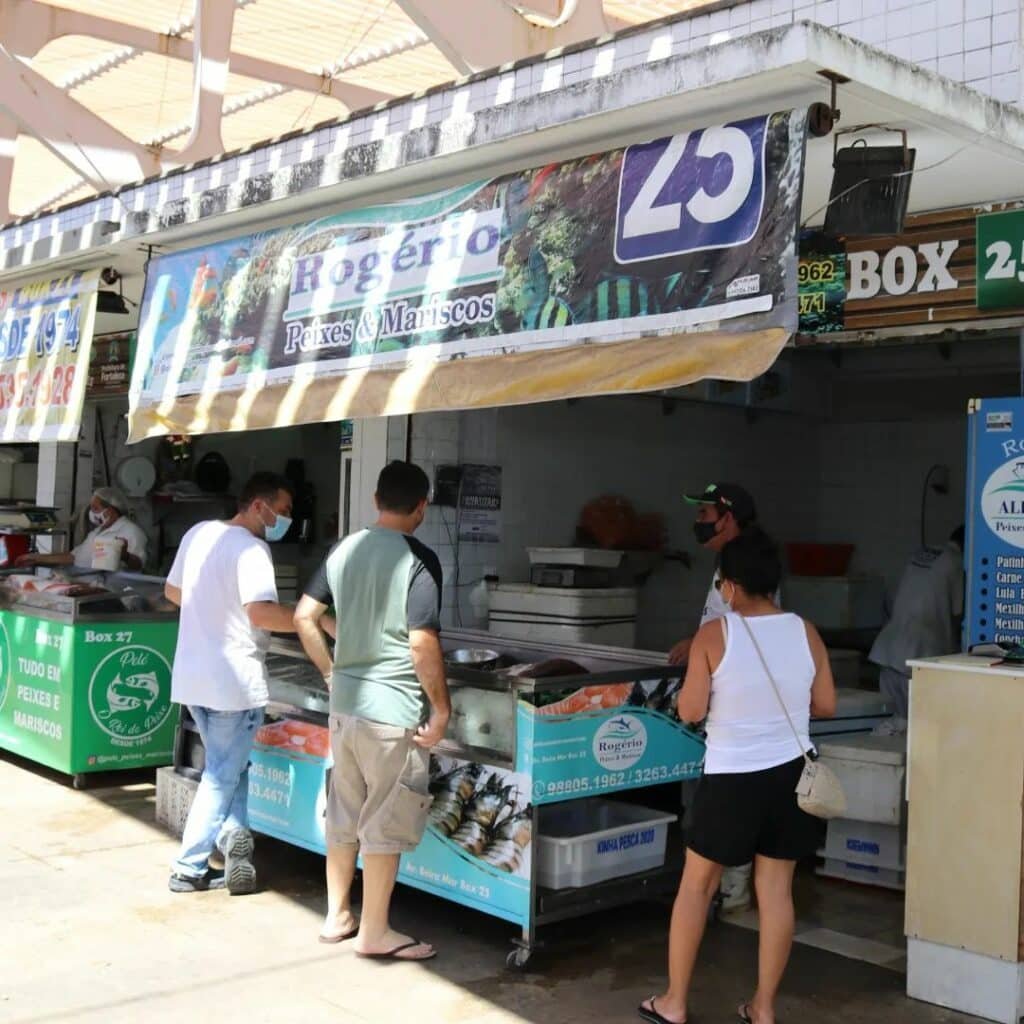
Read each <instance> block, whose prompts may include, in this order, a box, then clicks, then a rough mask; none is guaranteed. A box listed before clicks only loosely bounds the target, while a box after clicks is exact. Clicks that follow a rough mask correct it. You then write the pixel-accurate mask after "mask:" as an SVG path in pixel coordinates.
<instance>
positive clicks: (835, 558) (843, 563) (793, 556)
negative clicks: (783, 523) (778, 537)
mask: <svg viewBox="0 0 1024 1024" xmlns="http://www.w3.org/2000/svg"><path fill="white" fill-rule="evenodd" d="M853 547H854V546H853V545H852V544H787V545H786V558H787V560H788V561H789V571H790V573H791V574H792V575H793V576H845V575H846V570H847V569H849V568H850V559H851V558H852V557H853Z"/></svg>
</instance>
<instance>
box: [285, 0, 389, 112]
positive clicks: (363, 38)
mask: <svg viewBox="0 0 1024 1024" xmlns="http://www.w3.org/2000/svg"><path fill="white" fill-rule="evenodd" d="M375 2H379V0H367V3H366V6H365V7H364V8H363V11H362V13H361V14H360V19H361V18H362V17H363V15H365V14H366V13H367V11H369V9H370V7H371V5H372V4H374V3H375ZM393 3H394V0H387V2H386V3H385V4H383V6H381V8H380V9H379V10H378V11H377V16H376V17H375V18H374V19H373V20H372V21H371V22H370V23H369V24H368V25H367V26H366V28H365V30H364V31H363V34H362V35H361V36H360V37H359V39H358V41H357V42H355V43H353V45H352V46H350V47H349V49H348V52H347V53H346V54H345V55H344V56H343V57H341V58H340V59H339V60H337V61H335V65H334V66H335V70H334V71H332V72H331V73H330V74H329V75H327V76H326V78H327V81H326V83H325V84H326V85H330V84H331V82H333V81H334V77H335V75H337V74H338V73H339V72H340V70H341V69H342V67H343V66H344V65H345V63H346V62H347V61H348V59H349V58H350V57H351V56H352V54H353V53H355V52H356V50H358V49H359V47H360V46H362V45H363V43H364V42H365V41H366V37H367V36H368V35H369V34H370V33H371V32H372V31H373V30H374V29H375V28H376V27H377V26H378V25H379V24H380V23H381V20H382V19H383V17H384V15H385V14H387V12H388V11H389V10H390V8H391V5H392V4H393ZM322 95H323V92H322V91H321V92H318V93H317V94H316V95H315V96H314V97H313V98H312V99H311V100H310V101H309V106H308V107H306V109H305V110H304V111H303V112H302V113H301V114H300V115H299V116H298V117H297V118H295V120H294V121H292V127H291V130H292V131H294V130H295V129H296V128H297V127H298V125H299V123H300V122H302V121H305V120H306V118H307V117H309V115H310V114H311V113H312V112H313V107H315V106H316V101H317V100H318V99H320V97H321V96H322Z"/></svg>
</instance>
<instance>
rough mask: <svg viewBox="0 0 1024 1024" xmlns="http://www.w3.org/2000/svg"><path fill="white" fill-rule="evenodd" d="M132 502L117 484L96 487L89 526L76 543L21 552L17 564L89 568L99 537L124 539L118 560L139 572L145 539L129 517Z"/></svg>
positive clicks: (141, 530)
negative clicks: (46, 551)
mask: <svg viewBox="0 0 1024 1024" xmlns="http://www.w3.org/2000/svg"><path fill="white" fill-rule="evenodd" d="M130 508H131V506H130V505H129V503H128V499H127V498H126V497H125V495H124V493H123V492H122V491H119V490H118V489H117V488H116V487H97V488H96V490H95V491H93V494H92V499H91V500H90V502H89V510H88V517H89V525H90V526H91V529H90V531H89V533H88V534H87V535H86V538H85V540H83V541H82V543H81V544H79V545H78V547H76V548H73V549H72V550H71V551H62V552H59V553H57V554H52V555H22V556H21V557H20V558H19V559H18V562H17V564H18V565H19V566H34V565H50V566H59V565H74V566H77V567H78V568H79V569H91V568H92V554H93V544H94V542H95V541H96V540H98V539H99V538H101V537H103V538H112V539H119V540H123V541H124V549H123V551H122V554H121V564H122V565H123V566H124V568H126V569H128V570H129V571H131V572H140V571H141V570H142V567H143V565H144V564H145V561H146V547H147V544H148V543H149V542H148V539H147V537H146V534H145V531H144V530H143V529H142V527H141V526H139V525H138V524H137V523H136V522H135V521H134V520H132V519H129V518H128V515H127V513H128V511H129V510H130Z"/></svg>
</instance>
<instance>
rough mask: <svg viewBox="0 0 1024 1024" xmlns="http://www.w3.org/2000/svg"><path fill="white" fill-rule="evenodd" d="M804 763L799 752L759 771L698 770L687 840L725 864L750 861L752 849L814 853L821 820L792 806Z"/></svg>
mask: <svg viewBox="0 0 1024 1024" xmlns="http://www.w3.org/2000/svg"><path fill="white" fill-rule="evenodd" d="M803 768H804V759H803V758H802V757H798V758H796V759H795V760H793V761H787V762H786V763H785V764H780V765H777V766H776V767H775V768H766V769H765V770H764V771H759V772H737V773H732V774H725V775H704V776H702V777H701V780H700V784H699V785H698V787H697V795H696V797H695V798H694V803H693V813H692V815H691V818H690V829H689V835H688V837H687V846H689V847H690V849H692V850H693V851H694V852H695V853H698V854H699V855H700V856H701V857H706V858H707V859H708V860H711V861H714V862H715V863H716V864H724V865H725V866H726V867H738V866H739V865H741V864H749V863H750V862H751V861H752V860H753V859H754V856H755V854H760V855H761V856H762V857H773V858H775V859H776V860H800V859H801V858H803V857H808V856H810V855H811V854H813V853H814V852H815V850H816V849H817V847H818V843H819V842H820V839H821V832H822V822H821V820H820V819H818V818H815V817H814V816H813V815H810V814H807V813H806V812H805V811H802V810H800V808H799V807H798V806H797V802H796V792H795V790H796V784H797V781H798V780H799V778H800V773H801V772H802V771H803Z"/></svg>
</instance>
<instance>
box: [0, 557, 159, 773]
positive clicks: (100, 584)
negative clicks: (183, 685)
mask: <svg viewBox="0 0 1024 1024" xmlns="http://www.w3.org/2000/svg"><path fill="white" fill-rule="evenodd" d="M85 578H86V577H81V576H79V578H78V580H77V582H78V583H79V584H81V583H82V582H83V581H84V579H85ZM88 578H89V579H91V580H92V581H93V583H94V584H96V586H95V587H94V588H92V592H88V593H80V592H76V591H75V590H72V591H71V592H70V593H69V592H57V591H52V590H51V591H47V590H42V589H40V590H24V589H14V588H13V587H11V586H10V585H4V586H2V587H0V594H2V596H3V607H2V608H0V748H2V749H4V750H7V751H10V752H11V753H13V754H17V755H19V756H21V757H25V758H28V759H29V760H32V761H35V762H37V763H39V764H43V765H46V766H47V767H49V768H53V769H55V770H57V771H59V772H63V773H65V774H68V775H71V776H72V779H73V783H74V785H75V787H76V788H81V787H82V786H84V785H85V782H86V780H87V776H88V774H89V773H92V772H99V771H111V770H120V769H130V768H149V767H159V766H160V765H166V764H170V763H171V761H172V752H173V741H174V730H175V725H176V723H177V719H178V712H177V708H176V707H175V705H173V704H172V703H171V663H172V662H173V659H174V649H175V645H176V643H177V637H178V615H177V609H173V608H172V607H169V606H168V605H167V602H165V601H164V600H163V596H162V595H163V585H164V581H163V580H162V579H159V578H157V577H151V576H142V575H138V574H133V573H103V574H93V573H90V574H89V576H88ZM9 580H10V574H7V581H4V582H8V581H9ZM44 585H46V584H45V582H44V581H43V580H40V583H39V586H44ZM83 589H84V588H83Z"/></svg>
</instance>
